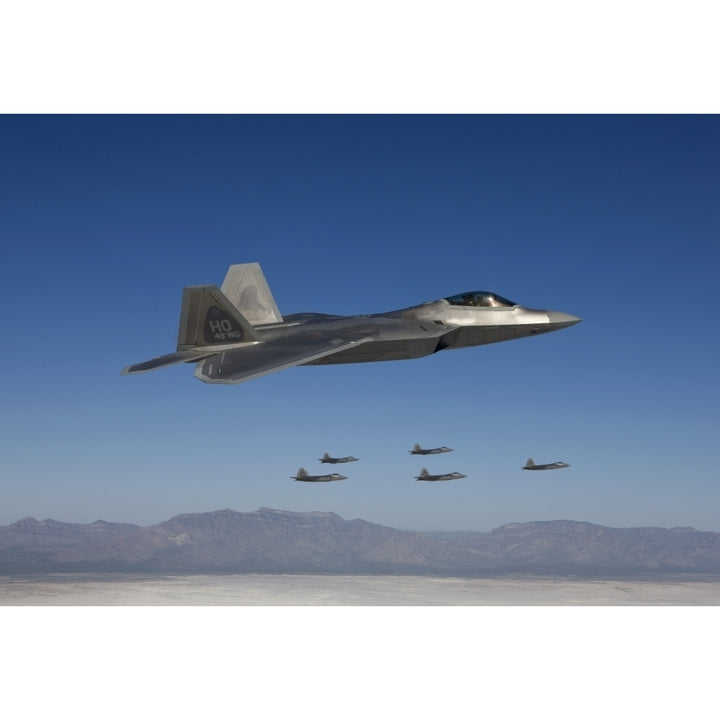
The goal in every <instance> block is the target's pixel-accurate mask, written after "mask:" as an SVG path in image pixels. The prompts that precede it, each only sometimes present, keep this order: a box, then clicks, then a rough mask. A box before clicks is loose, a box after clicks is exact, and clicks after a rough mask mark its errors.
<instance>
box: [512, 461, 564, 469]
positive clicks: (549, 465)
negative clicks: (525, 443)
mask: <svg viewBox="0 0 720 720" xmlns="http://www.w3.org/2000/svg"><path fill="white" fill-rule="evenodd" d="M564 467H570V465H569V464H568V463H564V462H554V463H546V464H545V465H536V464H535V463H534V462H533V459H532V458H528V461H527V462H526V463H525V465H523V467H522V469H523V470H557V469H558V468H564Z"/></svg>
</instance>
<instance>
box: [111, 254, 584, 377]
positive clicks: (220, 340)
mask: <svg viewBox="0 0 720 720" xmlns="http://www.w3.org/2000/svg"><path fill="white" fill-rule="evenodd" d="M577 322H580V318H578V317H575V316H574V315H568V314H567V313H563V312H555V311H552V310H531V309H529V308H526V307H523V306H521V305H518V304H517V303H514V302H512V301H511V300H506V299H505V298H503V297H501V296H500V295H496V294H494V293H491V292H486V291H484V290H475V291H472V292H466V293H462V294H460V295H452V296H450V297H446V298H442V299H440V300H435V301H433V302H426V303H424V304H423V305H415V306H412V307H409V308H405V309H403V310H395V311H393V312H387V313H380V314H378V315H354V316H351V317H345V316H342V315H325V314H318V313H299V314H295V315H287V316H286V317H283V316H282V315H281V314H280V311H279V310H278V307H277V305H276V304H275V300H274V299H273V296H272V293H271V292H270V288H269V287H268V284H267V282H266V280H265V276H264V275H263V272H262V269H261V268H260V265H259V264H258V263H246V264H241V265H231V266H230V268H229V269H228V272H227V275H226V276H225V280H224V281H223V284H222V287H221V288H218V287H217V286H216V285H192V286H189V287H186V288H184V290H183V298H182V307H181V311H180V328H179V331H178V341H177V350H176V352H174V353H170V354H169V355H162V356H161V357H156V358H154V359H152V360H148V361H146V362H142V363H138V364H136V365H129V366H127V367H125V368H123V370H122V374H124V375H126V374H130V373H139V372H145V371H147V370H154V369H156V368H161V367H166V366H169V365H177V364H178V363H197V366H196V368H195V377H197V378H199V379H200V380H202V381H204V382H208V383H240V382H244V381H246V380H251V379H253V378H257V377H260V376H262V375H267V374H268V373H272V372H276V371H278V370H283V369H285V368H290V367H294V366H295V365H328V364H335V363H358V362H369V361H374V360H405V359H408V358H417V357H423V356H424V355H431V354H432V353H436V352H439V351H440V350H449V349H453V348H463V347H470V346H472V345H484V344H487V343H494V342H502V341H503V340H513V339H515V338H523V337H530V336H532V335H540V334H542V333H547V332H552V331H553V330H560V329H562V328H566V327H569V326H570V325H574V324H575V323H577Z"/></svg>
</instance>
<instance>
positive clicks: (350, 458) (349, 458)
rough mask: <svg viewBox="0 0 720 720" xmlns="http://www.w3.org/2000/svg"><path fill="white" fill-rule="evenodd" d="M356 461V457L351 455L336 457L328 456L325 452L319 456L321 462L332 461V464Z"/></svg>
mask: <svg viewBox="0 0 720 720" xmlns="http://www.w3.org/2000/svg"><path fill="white" fill-rule="evenodd" d="M356 461H357V458H356V457H353V456H352V455H348V456H347V457H341V458H336V457H330V456H329V455H328V454H327V453H325V454H324V455H323V456H322V457H321V458H320V462H321V463H332V464H333V465H335V464H337V463H349V462H356Z"/></svg>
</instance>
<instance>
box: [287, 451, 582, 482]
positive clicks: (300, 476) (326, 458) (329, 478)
mask: <svg viewBox="0 0 720 720" xmlns="http://www.w3.org/2000/svg"><path fill="white" fill-rule="evenodd" d="M408 452H409V453H410V454H412V455H438V454H440V453H447V452H453V449H452V448H449V447H445V446H444V445H443V446H442V447H437V448H422V447H420V445H418V444H417V443H416V444H415V446H414V447H413V449H412V450H409V451H408ZM356 461H357V458H356V457H353V456H352V455H348V456H346V457H339V458H336V457H331V456H330V455H329V454H328V453H324V454H323V456H322V457H321V458H320V459H319V462H321V463H333V464H335V463H348V462H356ZM565 467H570V465H569V464H568V463H566V462H559V461H558V462H554V463H546V464H545V465H536V464H535V462H534V461H533V459H532V458H528V460H527V462H526V463H525V465H524V466H523V468H522V469H523V470H557V469H559V468H565ZM290 477H291V479H292V480H298V481H300V482H333V481H335V480H347V475H340V474H339V473H330V474H328V475H309V474H308V472H307V470H305V468H302V467H301V468H300V469H299V470H298V471H297V475H291V476H290ZM465 477H467V475H463V474H462V473H459V472H451V473H441V474H439V475H432V474H430V473H429V472H428V471H427V468H423V469H422V470H420V474H419V475H416V476H415V479H416V480H419V481H423V480H424V481H427V482H439V481H443V480H459V479H460V478H465Z"/></svg>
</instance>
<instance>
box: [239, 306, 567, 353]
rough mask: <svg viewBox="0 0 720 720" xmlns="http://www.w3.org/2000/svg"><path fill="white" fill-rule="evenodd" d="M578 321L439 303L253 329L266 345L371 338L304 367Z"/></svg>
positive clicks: (306, 317)
mask: <svg viewBox="0 0 720 720" xmlns="http://www.w3.org/2000/svg"><path fill="white" fill-rule="evenodd" d="M456 297H460V296H456ZM579 320H580V318H577V317H575V316H574V315H569V314H567V313H560V312H554V311H548V310H533V309H530V308H525V307H522V306H521V305H502V306H497V307H478V306H464V305H458V304H453V303H451V302H450V301H449V300H448V299H441V300H435V301H433V302H428V303H424V304H422V305H415V306H413V307H409V308H405V309H402V310H395V311H392V312H388V313H380V314H375V315H355V316H338V315H324V314H316V313H300V314H297V315H288V316H286V317H285V320H284V322H282V323H277V324H273V325H265V326H256V330H257V332H258V334H259V335H260V337H261V339H264V340H268V341H270V340H277V339H280V338H284V339H287V340H288V341H291V340H292V339H293V338H295V339H297V340H298V341H309V340H312V339H319V338H322V337H336V338H340V339H342V338H344V337H347V338H354V337H357V336H358V335H359V334H368V335H372V340H370V341H368V342H364V343H362V344H360V345H358V346H357V347H354V348H350V349H348V350H343V351H341V352H338V353H336V354H334V355H329V356H327V357H323V358H320V359H318V360H313V361H311V362H308V363H305V364H307V365H331V364H332V365H334V364H340V363H357V362H376V361H381V360H408V359H411V358H419V357H424V356H426V355H431V354H432V353H436V352H439V351H440V350H452V349H455V348H463V347H471V346H474V345H486V344H489V343H495V342H503V341H505V340H514V339H518V338H523V337H531V336H532V335H540V334H542V333H547V332H552V331H554V330H560V329H562V328H565V327H569V326H570V325H574V324H575V323H577V322H579ZM231 352H232V351H231ZM228 359H229V358H228Z"/></svg>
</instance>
